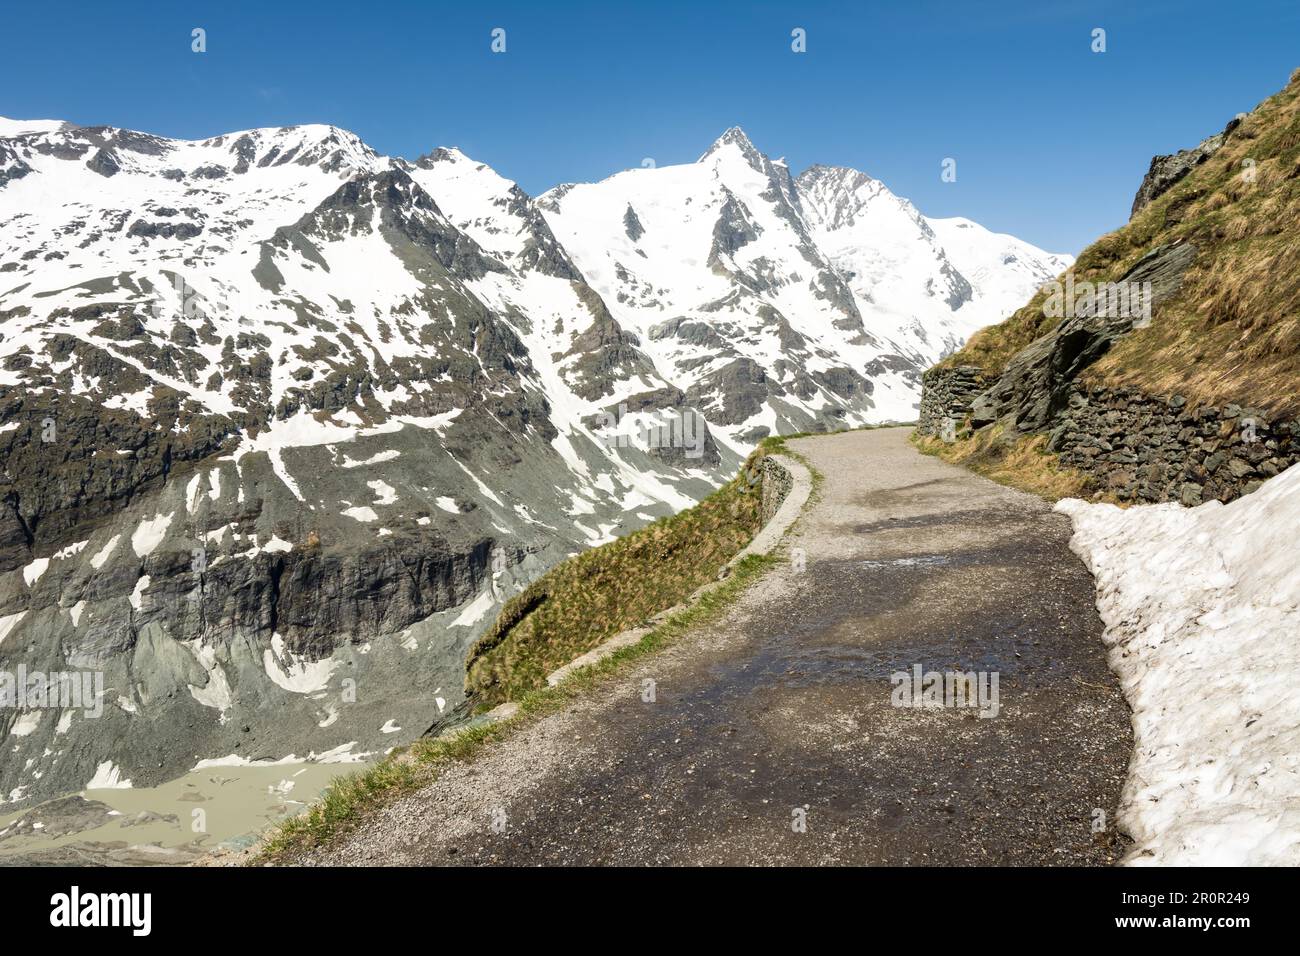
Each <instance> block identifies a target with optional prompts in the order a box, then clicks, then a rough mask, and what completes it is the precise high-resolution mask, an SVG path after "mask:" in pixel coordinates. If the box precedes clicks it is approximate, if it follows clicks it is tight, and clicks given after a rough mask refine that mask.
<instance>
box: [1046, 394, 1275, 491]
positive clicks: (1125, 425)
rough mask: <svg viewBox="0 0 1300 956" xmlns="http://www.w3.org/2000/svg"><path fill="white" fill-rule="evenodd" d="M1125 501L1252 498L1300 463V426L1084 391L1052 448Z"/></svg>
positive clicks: (1179, 401) (1171, 401)
mask: <svg viewBox="0 0 1300 956" xmlns="http://www.w3.org/2000/svg"><path fill="white" fill-rule="evenodd" d="M1047 447H1048V449H1049V450H1050V451H1054V452H1056V453H1057V454H1058V455H1059V457H1060V460H1061V462H1062V463H1063V464H1065V465H1068V466H1070V467H1072V468H1076V469H1078V470H1079V471H1081V472H1083V473H1084V474H1087V475H1091V476H1092V477H1093V478H1095V479H1096V480H1097V481H1098V482H1099V483H1100V484H1101V486H1102V487H1103V488H1105V489H1107V490H1108V491H1110V492H1112V493H1113V494H1114V495H1115V496H1116V497H1118V498H1119V499H1120V500H1122V501H1141V502H1156V501H1179V502H1181V503H1183V504H1184V505H1188V506H1193V505H1198V504H1200V503H1201V502H1203V501H1210V500H1213V499H1217V500H1219V501H1223V502H1227V501H1231V500H1233V499H1234V498H1239V497H1240V496H1242V495H1244V494H1249V493H1250V492H1252V491H1254V490H1255V489H1256V488H1258V487H1259V486H1260V485H1261V484H1263V482H1264V481H1266V480H1268V479H1269V478H1271V477H1273V476H1274V475H1276V474H1278V473H1279V472H1281V471H1284V470H1285V469H1287V468H1288V467H1290V466H1291V465H1293V464H1295V463H1296V462H1297V461H1300V421H1270V420H1269V419H1268V418H1266V417H1265V416H1264V414H1263V413H1262V412H1259V411H1257V410H1255V409H1250V408H1242V407H1241V406H1239V405H1232V404H1228V405H1222V406H1204V407H1201V408H1197V409H1195V410H1192V409H1191V408H1190V407H1189V406H1188V404H1187V401H1186V399H1184V398H1183V397H1182V396H1180V395H1174V396H1172V397H1170V398H1168V399H1162V398H1155V397H1153V396H1150V395H1146V394H1144V393H1142V392H1140V391H1138V390H1137V389H1132V388H1116V389H1112V388H1105V387H1092V388H1085V387H1081V386H1076V387H1075V388H1074V389H1073V390H1072V391H1071V393H1070V398H1069V406H1068V407H1067V408H1066V410H1065V411H1063V412H1062V413H1061V414H1060V415H1059V416H1058V417H1057V418H1056V420H1055V421H1054V422H1053V427H1052V430H1051V437H1050V439H1049V441H1048V445H1047Z"/></svg>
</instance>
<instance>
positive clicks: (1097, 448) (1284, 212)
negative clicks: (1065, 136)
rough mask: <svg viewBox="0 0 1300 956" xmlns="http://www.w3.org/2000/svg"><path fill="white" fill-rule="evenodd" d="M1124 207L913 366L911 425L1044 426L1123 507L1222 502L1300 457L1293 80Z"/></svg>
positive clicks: (1179, 158)
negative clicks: (1029, 283) (1003, 303)
mask: <svg viewBox="0 0 1300 956" xmlns="http://www.w3.org/2000/svg"><path fill="white" fill-rule="evenodd" d="M1133 209H1134V214H1133V217H1132V219H1131V220H1130V221H1129V222H1128V224H1127V225H1125V226H1123V227H1122V228H1120V229H1118V230H1116V231H1115V232H1113V233H1110V234H1108V235H1106V236H1103V237H1101V238H1100V239H1099V240H1097V242H1095V243H1094V244H1093V245H1091V246H1089V247H1088V248H1087V249H1085V250H1084V251H1083V253H1082V254H1081V255H1080V257H1079V261H1078V262H1077V263H1076V264H1075V265H1074V267H1073V268H1072V270H1071V274H1070V275H1069V277H1068V280H1069V281H1068V282H1065V283H1062V284H1059V285H1058V286H1057V287H1056V288H1055V289H1044V290H1042V291H1040V292H1039V293H1038V294H1037V295H1035V296H1033V297H1032V298H1031V299H1030V300H1029V302H1028V304H1027V305H1025V306H1024V307H1022V308H1021V309H1019V310H1018V311H1017V312H1015V313H1014V314H1013V315H1012V316H1011V317H1010V318H1008V319H1007V320H1006V321H1005V322H1002V323H1000V324H998V325H995V326H991V327H989V328H986V329H983V330H981V331H980V332H979V333H977V334H976V335H974V336H973V337H972V338H971V340H970V341H969V342H968V343H967V344H966V345H965V346H964V347H963V348H962V349H961V350H960V351H959V352H957V353H955V354H953V355H951V356H949V357H948V358H947V359H945V360H944V361H943V362H942V363H940V364H939V365H938V366H936V367H935V368H934V369H932V370H930V371H928V372H927V373H926V376H925V381H926V389H925V396H924V397H923V403H922V416H921V420H922V430H923V431H925V432H929V433H938V432H939V431H941V430H942V429H943V427H944V422H948V423H950V424H951V425H958V426H960V425H962V424H968V425H970V426H971V427H973V428H974V429H983V428H987V427H992V426H995V425H997V426H998V427H1000V428H1002V429H1003V431H1004V435H1005V437H1006V438H1007V439H1015V438H1017V437H1023V436H1026V435H1030V434H1033V433H1046V434H1049V435H1050V436H1051V437H1050V441H1049V442H1048V446H1047V447H1048V449H1049V450H1050V451H1053V452H1057V453H1059V454H1060V455H1061V457H1062V458H1063V459H1064V460H1065V461H1066V462H1067V463H1068V464H1070V465H1071V466H1072V467H1075V468H1078V469H1080V470H1082V471H1083V472H1084V473H1086V474H1088V475H1089V476H1091V477H1093V478H1094V479H1095V480H1096V481H1097V482H1098V483H1100V485H1101V486H1102V488H1103V489H1105V490H1109V491H1112V492H1114V493H1115V494H1116V496H1117V497H1119V498H1120V499H1122V500H1141V501H1181V502H1182V503H1184V504H1187V505H1194V504H1198V503H1200V502H1201V501H1203V500H1210V499H1212V498H1214V499H1218V500H1220V501H1225V502H1226V501H1230V500H1232V499H1233V498H1235V497H1238V496H1239V495H1241V494H1243V493H1249V492H1250V491H1253V490H1255V489H1257V488H1258V487H1259V486H1260V485H1261V484H1262V483H1263V482H1264V481H1266V480H1268V479H1269V478H1271V477H1273V476H1275V475H1277V474H1278V473H1279V472H1280V471H1283V470H1285V469H1286V468H1288V467H1289V466H1290V465H1292V464H1294V463H1295V462H1296V461H1300V419H1298V418H1297V415H1300V387H1297V383H1298V382H1300V279H1297V276H1298V275H1300V272H1297V269H1296V266H1297V264H1298V262H1300V258H1298V257H1300V237H1298V235H1297V231H1296V227H1295V223H1296V221H1297V213H1298V212H1300V70H1298V71H1296V73H1294V74H1293V75H1292V78H1291V82H1290V83H1289V84H1288V85H1287V86H1286V87H1285V88H1284V89H1283V90H1282V91H1281V92H1279V93H1277V94H1276V95H1274V96H1272V97H1269V98H1268V99H1267V100H1265V101H1264V102H1262V103H1261V104H1259V106H1258V107H1256V108H1255V109H1254V110H1252V111H1251V112H1250V113H1247V114H1241V115H1239V116H1237V117H1235V118H1233V119H1232V121H1231V122H1229V123H1228V125H1227V126H1226V128H1225V129H1224V130H1223V131H1222V132H1220V133H1216V134H1215V135H1214V136H1211V137H1210V138H1208V139H1207V140H1205V141H1203V142H1202V143H1201V144H1200V145H1199V146H1197V147H1196V148H1194V149H1192V150H1184V151H1182V152H1180V153H1177V154H1175V155H1172V156H1158V157H1156V158H1155V159H1154V160H1153V161H1152V164H1151V168H1150V170H1149V171H1148V173H1147V176H1146V178H1145V179H1144V180H1143V182H1142V185H1141V187H1140V188H1139V190H1138V193H1137V196H1136V198H1135V200H1134V204H1133ZM1063 293H1064V295H1063ZM1071 293H1073V297H1072V299H1071V303H1072V305H1073V306H1074V308H1073V309H1072V310H1070V311H1065V312H1062V309H1061V306H1062V304H1063V302H1064V300H1065V299H1066V298H1067V297H1070V295H1071ZM1138 300H1141V301H1142V303H1143V307H1142V308H1140V309H1135V308H1133V304H1134V303H1135V302H1137V301H1138Z"/></svg>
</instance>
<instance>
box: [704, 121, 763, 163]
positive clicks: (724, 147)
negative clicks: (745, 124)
mask: <svg viewBox="0 0 1300 956" xmlns="http://www.w3.org/2000/svg"><path fill="white" fill-rule="evenodd" d="M728 150H735V151H736V152H737V153H739V154H740V155H741V156H742V157H744V159H745V161H746V162H747V163H749V164H750V165H751V166H753V167H754V168H755V169H756V170H759V171H760V172H761V171H762V164H763V161H764V160H765V159H766V158H767V157H765V156H764V155H763V154H762V153H760V152H759V151H758V148H757V147H756V146H754V144H753V143H752V142H750V139H749V137H748V136H746V135H745V131H744V130H743V129H741V128H740V127H739V126H733V127H731V128H730V129H728V130H727V131H726V132H725V133H723V134H722V135H721V136H719V137H718V138H717V139H715V140H714V141H713V145H712V146H710V147H709V148H708V149H706V150H705V151H704V153H703V154H702V155H701V156H700V158H699V159H698V160H696V162H700V163H703V162H707V161H708V160H709V159H710V158H712V157H714V156H718V155H720V154H722V153H725V152H727V151H728Z"/></svg>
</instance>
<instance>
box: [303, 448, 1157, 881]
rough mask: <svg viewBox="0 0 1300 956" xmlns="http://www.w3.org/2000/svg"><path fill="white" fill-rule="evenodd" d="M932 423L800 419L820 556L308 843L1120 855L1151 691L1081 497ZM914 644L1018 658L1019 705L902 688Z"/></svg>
mask: <svg viewBox="0 0 1300 956" xmlns="http://www.w3.org/2000/svg"><path fill="white" fill-rule="evenodd" d="M907 436H908V430H907V429H902V428H896V429H885V430H876V431H862V432H849V433H845V434H840V435H834V436H829V437H820V438H812V439H801V440H799V441H795V442H792V443H791V447H792V448H794V449H795V450H796V451H798V452H799V453H801V454H802V455H804V456H806V458H807V459H808V460H809V462H811V464H812V465H813V466H814V467H815V468H817V469H818V470H819V471H820V472H822V474H823V475H824V476H825V481H824V482H823V483H822V486H821V488H820V492H819V495H818V496H816V498H815V500H814V501H813V502H812V503H811V504H810V505H809V506H808V509H807V511H806V513H805V515H804V517H803V518H802V519H801V521H800V522H799V523H798V524H797V525H796V526H795V529H794V530H793V532H791V534H790V536H789V537H788V538H787V544H788V546H789V547H790V548H801V549H803V552H804V554H805V555H806V557H805V562H806V563H805V566H804V569H803V570H800V569H799V565H798V561H797V557H798V554H797V552H795V554H794V557H795V560H790V561H787V562H785V563H783V564H782V566H780V567H779V568H777V569H775V570H773V571H772V572H770V573H769V574H768V575H767V576H766V577H765V578H764V579H763V581H762V582H761V583H760V584H759V585H757V586H755V587H753V588H751V589H750V590H749V591H748V592H747V593H746V594H745V595H744V596H743V597H742V598H741V600H740V601H739V602H738V603H737V605H736V606H735V607H734V608H733V610H732V611H731V612H730V613H729V614H728V615H727V616H726V618H725V619H724V620H723V621H721V622H719V623H715V624H713V625H711V626H709V627H707V628H703V629H701V633H699V634H698V635H692V636H689V637H687V638H685V639H683V640H682V641H681V642H680V643H678V644H676V645H675V646H674V647H673V648H671V649H669V650H667V651H665V652H663V653H660V654H657V655H653V656H652V657H651V658H649V659H647V660H645V661H643V662H641V663H640V664H639V665H638V666H637V667H636V668H635V669H634V670H633V671H631V672H629V673H628V674H627V675H626V677H624V678H621V679H619V680H618V681H617V682H615V683H611V684H610V685H608V686H607V687H605V688H603V689H601V690H600V691H598V692H595V693H593V695H592V696H591V698H590V699H588V700H585V701H584V702H582V703H580V704H578V705H576V706H574V707H573V708H571V709H569V710H567V711H565V712H564V713H561V714H556V715H554V716H551V717H549V718H546V719H544V720H542V721H540V722H539V723H537V724H536V725H534V726H533V727H531V728H528V729H527V730H525V731H523V732H521V733H520V734H518V735H517V736H515V737H514V738H513V739H511V740H509V741H507V742H505V743H503V744H501V745H498V746H495V747H493V748H492V749H490V750H488V751H487V752H485V753H484V754H483V755H482V756H481V757H480V759H479V760H477V761H476V762H475V763H474V764H473V765H471V766H462V767H456V768H453V769H451V770H449V771H447V772H446V773H444V774H443V775H442V776H441V777H440V778H439V779H438V780H437V781H436V782H434V783H433V784H432V785H431V786H429V787H428V788H427V789H425V790H424V791H422V792H420V793H418V794H416V795H414V796H411V797H409V798H406V799H403V800H401V801H399V802H397V803H394V804H393V805H391V806H390V807H388V808H386V809H384V810H383V811H381V812H379V813H378V814H376V815H375V816H374V817H373V818H372V819H371V820H369V821H368V822H367V823H365V824H364V825H362V826H361V827H359V828H358V829H357V830H355V831H354V832H353V833H351V834H349V835H348V836H347V837H346V838H345V839H344V840H342V841H341V842H340V843H339V844H338V845H336V846H334V847H332V848H330V849H329V850H326V851H319V852H318V853H316V854H314V855H313V856H312V857H310V858H308V859H305V860H302V861H301V862H308V863H322V864H340V863H371V864H375V863H395V864H412V865H429V864H484V863H499V864H774V863H776V864H941V865H948V864H1012V863H1036V864H1101V863H1108V862H1112V861H1113V860H1114V859H1116V858H1117V857H1118V856H1120V855H1121V854H1122V852H1123V849H1124V847H1123V844H1122V841H1121V839H1120V838H1118V837H1116V836H1114V835H1113V827H1111V826H1110V823H1111V821H1113V819H1114V810H1115V805H1116V802H1117V800H1118V796H1119V791H1120V786H1121V784H1122V781H1123V778H1124V773H1125V769H1126V766H1127V763H1128V757H1129V753H1130V750H1131V745H1132V739H1131V732H1130V725H1129V712H1128V708H1127V706H1126V704H1125V703H1124V699H1123V696H1122V694H1121V692H1120V689H1119V687H1118V685H1117V683H1116V681H1115V679H1114V677H1113V676H1112V675H1111V674H1110V672H1109V670H1108V669H1107V667H1106V663H1105V654H1104V650H1103V647H1102V643H1101V640H1100V633H1101V622H1100V620H1099V619H1098V617H1097V614H1096V611H1095V609H1094V604H1093V582H1092V579H1091V577H1090V575H1089V574H1088V572H1087V571H1086V570H1085V569H1084V567H1083V566H1082V565H1081V564H1080V562H1079V561H1078V560H1077V559H1076V558H1075V556H1074V555H1073V554H1072V553H1071V552H1070V551H1069V549H1068V547H1067V541H1068V539H1069V535H1070V527H1069V522H1068V520H1067V519H1066V518H1064V517H1062V516H1059V515H1055V514H1053V513H1052V512H1051V511H1050V509H1049V507H1048V506H1047V505H1046V504H1045V503H1044V502H1042V501H1041V500H1039V499H1037V498H1034V497H1032V496H1029V495H1025V494H1021V493H1019V492H1016V491H1012V490H1010V489H1007V488H1004V487H1001V486H999V485H996V484H994V483H992V482H990V481H987V480H985V479H982V478H979V477H977V476H975V475H973V474H970V473H968V472H966V471H964V470H962V469H960V468H957V467H954V466H951V465H948V464H946V463H944V462H941V461H938V460H936V459H933V458H928V457H925V456H922V455H920V454H919V453H917V452H916V451H915V449H914V448H912V446H911V445H910V444H909V443H908V441H907ZM915 665H920V666H921V667H922V668H923V670H926V671H929V670H935V671H949V670H952V671H963V672H965V671H976V672H985V673H988V674H990V675H991V674H993V673H994V672H996V674H997V675H998V704H999V708H998V713H997V716H995V717H988V718H982V717H980V716H978V713H979V710H978V708H972V707H966V708H956V707H943V708H937V709H919V708H904V707H898V706H894V705H893V704H892V703H891V696H892V695H893V692H894V683H893V681H891V675H893V674H894V673H896V672H909V673H910V672H911V671H912V669H913V667H914V666H915ZM646 681H654V695H653V696H654V700H653V701H650V702H647V701H645V700H643V696H645V690H646V688H647V687H648V686H649V685H648V684H647V683H646ZM986 686H987V687H989V689H990V691H991V685H986ZM1100 814H1104V817H1103V816H1099V815H1100ZM1098 819H1100V820H1103V821H1104V822H1105V824H1106V825H1107V829H1106V831H1105V832H1103V833H1101V834H1095V833H1094V832H1093V830H1094V820H1098Z"/></svg>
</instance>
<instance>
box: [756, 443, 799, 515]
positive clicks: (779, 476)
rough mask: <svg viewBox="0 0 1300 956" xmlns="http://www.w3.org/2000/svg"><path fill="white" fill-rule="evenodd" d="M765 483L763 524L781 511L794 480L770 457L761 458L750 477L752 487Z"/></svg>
mask: <svg viewBox="0 0 1300 956" xmlns="http://www.w3.org/2000/svg"><path fill="white" fill-rule="evenodd" d="M760 481H761V482H762V483H763V488H762V504H761V509H762V510H761V514H762V517H763V524H767V523H768V522H769V521H771V520H772V517H773V515H775V514H776V513H777V511H779V510H780V508H781V504H782V502H784V501H785V496H786V495H788V494H789V493H790V487H791V485H792V484H793V483H794V479H793V478H792V476H791V475H790V472H788V471H786V470H785V469H784V468H783V467H781V463H780V462H778V461H776V460H774V459H773V458H772V457H770V456H766V457H763V458H760V459H759V460H758V461H757V462H756V463H755V465H754V468H753V470H752V471H751V473H750V476H749V482H750V484H751V485H753V484H756V483H757V482H760Z"/></svg>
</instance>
